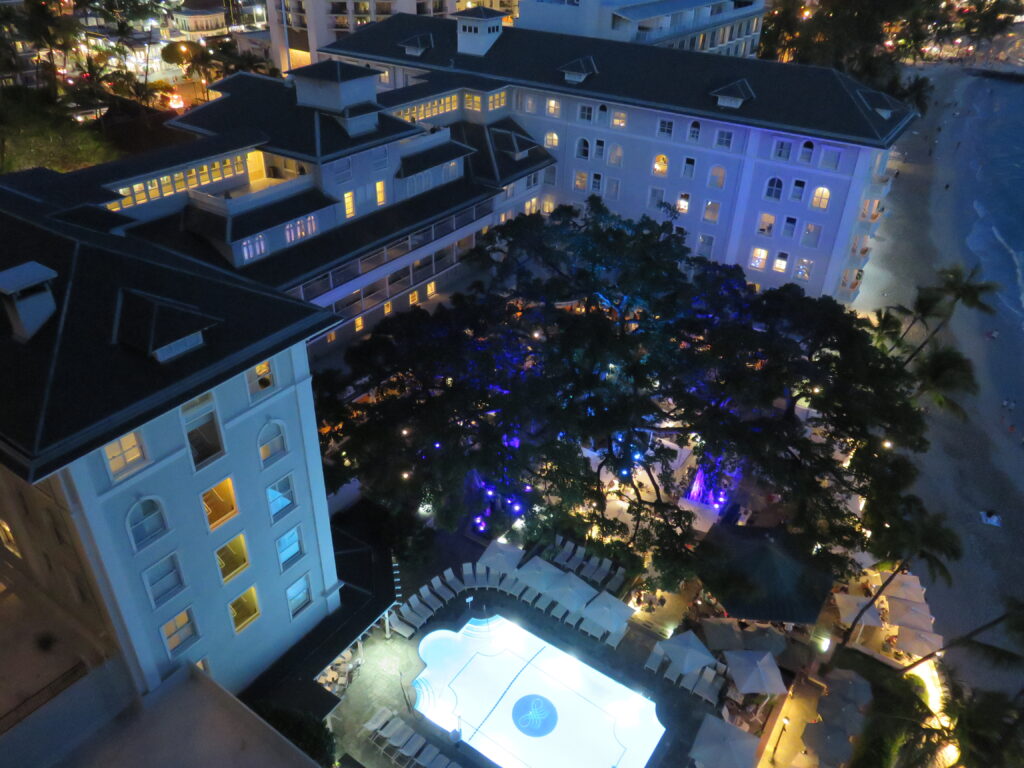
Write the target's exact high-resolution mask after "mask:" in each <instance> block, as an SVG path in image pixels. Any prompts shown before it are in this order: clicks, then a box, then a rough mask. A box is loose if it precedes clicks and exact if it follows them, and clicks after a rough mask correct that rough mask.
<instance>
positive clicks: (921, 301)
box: [889, 286, 944, 354]
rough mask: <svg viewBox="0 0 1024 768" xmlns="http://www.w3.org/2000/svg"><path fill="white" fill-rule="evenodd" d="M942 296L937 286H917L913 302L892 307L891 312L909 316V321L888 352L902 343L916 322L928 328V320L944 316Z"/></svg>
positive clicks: (904, 316) (894, 349) (904, 317)
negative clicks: (907, 305) (906, 305)
mask: <svg viewBox="0 0 1024 768" xmlns="http://www.w3.org/2000/svg"><path fill="white" fill-rule="evenodd" d="M943 298H944V296H943V294H942V292H941V291H940V290H939V289H938V288H933V287H931V286H925V287H921V286H918V288H917V293H916V294H915V295H914V302H913V303H912V304H911V305H910V307H905V306H903V305H902V304H897V305H896V306H894V307H892V311H893V312H895V313H896V314H898V315H901V316H902V317H903V319H904V320H906V319H907V318H909V319H910V322H909V323H907V325H906V326H905V327H904V328H903V333H901V334H900V335H899V338H897V339H896V342H895V343H894V344H893V345H892V346H891V347H889V353H890V354H892V353H893V352H895V351H896V349H897V348H898V347H901V346H902V345H903V342H904V339H906V338H907V335H908V334H909V333H910V332H911V331H912V330H914V328H915V327H916V326H917V324H918V323H920V324H921V325H922V326H924V327H925V328H928V321H929V320H932V319H938V318H941V317H943V316H944V312H943V307H942V300H943Z"/></svg>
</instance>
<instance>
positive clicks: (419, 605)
mask: <svg viewBox="0 0 1024 768" xmlns="http://www.w3.org/2000/svg"><path fill="white" fill-rule="evenodd" d="M409 607H410V608H412V609H413V610H414V611H416V613H418V614H419V615H420V616H424V617H426V618H427V619H430V618H431V617H432V616H433V615H434V612H433V611H432V610H431V609H430V606H429V605H426V604H425V603H424V602H423V601H422V600H420V599H419V597H418V596H417V595H409Z"/></svg>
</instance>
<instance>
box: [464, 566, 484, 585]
mask: <svg viewBox="0 0 1024 768" xmlns="http://www.w3.org/2000/svg"><path fill="white" fill-rule="evenodd" d="M462 580H463V581H464V582H465V584H466V587H467V588H469V589H476V588H477V587H480V586H482V585H481V584H480V580H479V579H478V578H477V577H476V573H475V572H474V571H473V564H472V563H463V564H462Z"/></svg>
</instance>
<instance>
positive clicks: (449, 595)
mask: <svg viewBox="0 0 1024 768" xmlns="http://www.w3.org/2000/svg"><path fill="white" fill-rule="evenodd" d="M430 588H431V589H432V590H434V594H435V595H437V596H438V597H440V598H441V599H442V600H443V601H444V602H446V603H447V602H448V601H449V600H454V599H455V593H454V592H452V591H451V590H450V589H448V587H446V586H445V585H444V584H443V583H441V577H440V576H435V577H434V578H432V579H431V580H430Z"/></svg>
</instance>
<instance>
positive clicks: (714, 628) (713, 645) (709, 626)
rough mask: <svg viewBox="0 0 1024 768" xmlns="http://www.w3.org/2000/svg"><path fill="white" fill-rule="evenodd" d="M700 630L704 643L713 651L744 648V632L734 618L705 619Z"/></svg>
mask: <svg viewBox="0 0 1024 768" xmlns="http://www.w3.org/2000/svg"><path fill="white" fill-rule="evenodd" d="M700 631H701V633H702V634H703V635H704V645H706V646H707V647H708V648H710V649H711V650H712V651H741V650H743V632H742V631H741V630H740V628H739V627H738V626H736V622H735V621H734V620H733V619H703V620H701V622H700Z"/></svg>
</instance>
